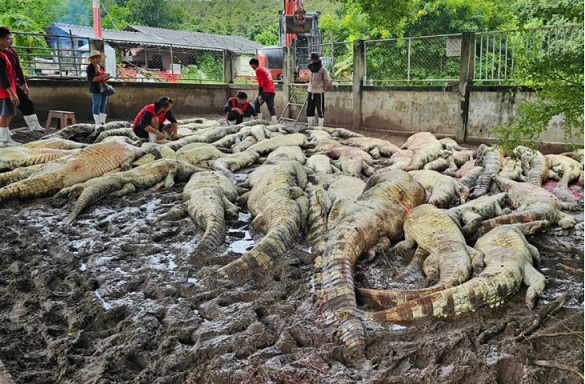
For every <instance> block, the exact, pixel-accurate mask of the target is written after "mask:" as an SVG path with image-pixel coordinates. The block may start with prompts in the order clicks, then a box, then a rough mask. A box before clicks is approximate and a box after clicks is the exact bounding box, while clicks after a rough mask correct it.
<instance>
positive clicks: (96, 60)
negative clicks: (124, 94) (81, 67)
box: [85, 51, 112, 127]
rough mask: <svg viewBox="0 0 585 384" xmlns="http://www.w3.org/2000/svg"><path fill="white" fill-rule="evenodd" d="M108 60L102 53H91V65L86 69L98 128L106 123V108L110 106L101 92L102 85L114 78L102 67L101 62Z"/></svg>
mask: <svg viewBox="0 0 585 384" xmlns="http://www.w3.org/2000/svg"><path fill="white" fill-rule="evenodd" d="M105 58H106V55H102V53H101V52H100V51H91V53H90V54H89V57H88V58H87V59H88V60H89V64H88V66H87V68H86V70H85V71H86V73H87V86H88V88H89V93H91V113H92V114H93V119H94V121H95V125H96V127H98V126H100V125H103V124H105V123H106V117H107V114H106V106H107V105H108V97H109V96H106V95H102V93H101V90H100V83H106V82H107V81H108V80H109V79H110V78H111V77H112V76H111V75H110V74H109V73H107V72H106V71H104V68H103V67H102V66H101V65H100V63H101V61H102V60H103V59H105Z"/></svg>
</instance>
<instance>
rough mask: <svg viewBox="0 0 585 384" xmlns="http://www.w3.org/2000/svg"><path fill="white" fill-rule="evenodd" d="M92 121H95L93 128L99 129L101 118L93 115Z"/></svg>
mask: <svg viewBox="0 0 585 384" xmlns="http://www.w3.org/2000/svg"><path fill="white" fill-rule="evenodd" d="M93 121H95V127H96V128H97V127H99V126H100V125H102V121H101V117H100V115H93Z"/></svg>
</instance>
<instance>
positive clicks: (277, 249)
mask: <svg viewBox="0 0 585 384" xmlns="http://www.w3.org/2000/svg"><path fill="white" fill-rule="evenodd" d="M292 216H293V215H289V216H288V219H287V220H285V221H284V222H282V223H280V224H279V225H278V226H276V227H275V228H273V229H272V230H270V231H269V232H268V233H267V234H266V236H265V237H264V238H263V239H262V240H261V241H260V243H258V244H257V245H256V246H255V247H254V248H253V249H252V250H250V251H249V252H248V253H246V254H245V255H243V256H241V257H239V258H238V259H236V260H234V261H232V262H231V263H229V264H227V265H225V266H223V267H221V268H220V269H218V273H219V274H220V275H222V276H223V277H225V278H228V279H241V278H244V279H247V278H248V276H249V274H250V272H253V271H254V270H256V269H260V270H267V269H269V268H270V267H272V265H273V264H274V261H273V260H274V258H275V257H277V256H278V255H281V254H283V253H284V252H286V251H287V250H289V249H290V247H291V246H292V243H293V241H294V239H295V236H296V234H297V233H299V231H300V214H299V213H298V212H297V214H296V217H292Z"/></svg>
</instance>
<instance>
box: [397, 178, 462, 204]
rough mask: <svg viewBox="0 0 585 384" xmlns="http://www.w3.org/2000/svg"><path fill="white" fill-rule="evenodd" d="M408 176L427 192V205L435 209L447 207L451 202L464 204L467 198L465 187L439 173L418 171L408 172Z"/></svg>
mask: <svg viewBox="0 0 585 384" xmlns="http://www.w3.org/2000/svg"><path fill="white" fill-rule="evenodd" d="M408 174H409V175H411V176H412V177H414V179H415V180H416V181H418V182H419V183H420V184H421V185H422V186H423V187H424V188H425V189H426V190H427V192H428V193H429V195H430V197H429V199H428V203H429V204H432V205H435V206H437V207H448V206H450V205H451V204H452V203H453V202H456V203H457V204H462V203H465V201H466V200H467V196H469V189H468V188H467V187H465V186H463V185H461V184H459V183H458V182H457V181H456V180H455V179H453V178H451V177H449V176H445V175H442V174H440V173H439V172H436V171H427V170H418V171H410V172H408Z"/></svg>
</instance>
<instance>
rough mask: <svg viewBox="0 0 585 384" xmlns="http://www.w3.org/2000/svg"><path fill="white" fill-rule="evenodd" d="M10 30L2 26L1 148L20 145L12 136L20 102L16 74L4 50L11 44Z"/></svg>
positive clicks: (0, 36)
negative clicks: (13, 120) (13, 123)
mask: <svg viewBox="0 0 585 384" xmlns="http://www.w3.org/2000/svg"><path fill="white" fill-rule="evenodd" d="M9 36H10V30H9V29H8V28H6V27H0V148H1V147H10V146H14V145H19V144H20V143H17V142H16V141H13V140H12V138H11V137H10V128H9V125H10V122H11V121H12V118H13V117H14V114H15V113H16V107H18V104H19V103H20V100H19V99H18V95H17V94H16V75H15V74H14V69H13V68H12V64H11V63H10V59H9V58H8V56H6V55H5V54H4V53H3V52H2V51H3V50H4V49H6V48H8V47H9V46H10V42H11V40H12V39H11V38H10V37H9Z"/></svg>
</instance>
